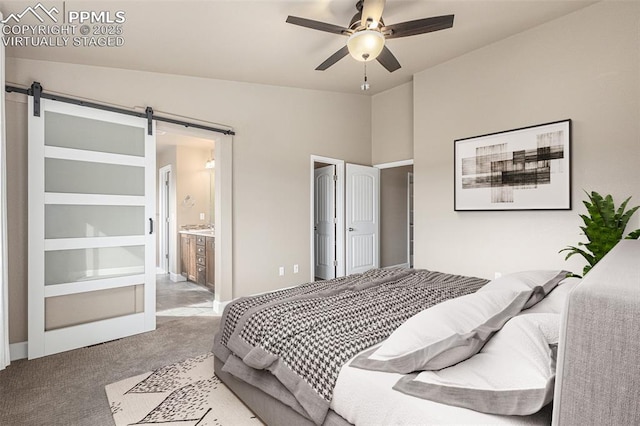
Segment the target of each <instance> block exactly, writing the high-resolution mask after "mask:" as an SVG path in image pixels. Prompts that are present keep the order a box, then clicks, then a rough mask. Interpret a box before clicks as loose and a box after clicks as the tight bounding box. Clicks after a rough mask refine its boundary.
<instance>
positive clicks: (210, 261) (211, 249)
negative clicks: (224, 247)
mask: <svg viewBox="0 0 640 426" xmlns="http://www.w3.org/2000/svg"><path fill="white" fill-rule="evenodd" d="M206 247H207V248H206V261H205V267H206V269H207V282H206V286H207V287H209V288H211V290H212V291H213V289H214V287H215V272H216V256H215V251H216V239H215V238H214V237H207V241H206Z"/></svg>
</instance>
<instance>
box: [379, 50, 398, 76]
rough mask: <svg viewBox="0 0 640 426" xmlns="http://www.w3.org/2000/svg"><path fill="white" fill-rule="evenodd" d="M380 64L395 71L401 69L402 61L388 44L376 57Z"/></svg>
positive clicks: (388, 69) (390, 70)
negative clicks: (399, 60)
mask: <svg viewBox="0 0 640 426" xmlns="http://www.w3.org/2000/svg"><path fill="white" fill-rule="evenodd" d="M376 59H377V60H378V62H380V65H382V66H383V67H385V68H386V69H387V71H389V72H394V71H395V70H397V69H400V62H398V60H397V59H396V57H395V56H393V53H391V51H390V50H389V48H387V46H385V47H383V48H382V52H380V54H379V55H378V57H377V58H376Z"/></svg>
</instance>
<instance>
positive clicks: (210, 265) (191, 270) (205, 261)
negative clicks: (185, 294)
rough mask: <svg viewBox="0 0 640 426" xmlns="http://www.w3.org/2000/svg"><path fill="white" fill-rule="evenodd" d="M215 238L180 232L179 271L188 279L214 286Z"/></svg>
mask: <svg viewBox="0 0 640 426" xmlns="http://www.w3.org/2000/svg"><path fill="white" fill-rule="evenodd" d="M214 248H215V238H214V237H206V236H204V235H197V234H187V233H180V271H181V272H180V273H181V274H182V275H183V276H184V277H185V278H186V279H187V280H189V281H193V282H196V283H198V284H200V285H205V286H207V287H210V288H211V289H212V290H213V287H214V278H213V277H214V271H215V261H214V254H213V253H214Z"/></svg>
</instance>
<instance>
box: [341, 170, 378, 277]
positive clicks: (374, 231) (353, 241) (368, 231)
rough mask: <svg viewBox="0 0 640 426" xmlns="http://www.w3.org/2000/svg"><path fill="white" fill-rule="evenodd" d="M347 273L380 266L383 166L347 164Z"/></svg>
mask: <svg viewBox="0 0 640 426" xmlns="http://www.w3.org/2000/svg"><path fill="white" fill-rule="evenodd" d="M346 180H347V188H346V204H347V208H346V216H347V220H346V227H347V255H346V258H347V265H346V266H347V274H355V273H360V272H365V271H367V270H369V269H372V268H377V267H379V266H380V244H379V238H380V170H378V169H377V168H375V167H367V166H359V165H355V164H347V179H346Z"/></svg>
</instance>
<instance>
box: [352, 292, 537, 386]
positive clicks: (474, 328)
mask: <svg viewBox="0 0 640 426" xmlns="http://www.w3.org/2000/svg"><path fill="white" fill-rule="evenodd" d="M531 294H532V290H531V289H529V288H527V289H524V290H523V289H521V290H520V291H517V290H495V291H485V292H476V293H471V294H467V295H465V296H461V297H457V298H455V299H450V300H447V301H445V302H442V303H439V304H437V305H435V306H432V307H430V308H428V309H425V310H424V311H422V312H419V313H418V314H416V315H414V316H413V317H411V318H409V320H407V321H406V322H405V323H404V324H402V325H401V326H400V327H399V328H398V329H397V330H396V331H394V332H393V333H392V334H391V336H389V338H387V340H385V341H384V343H383V344H382V345H381V346H376V347H373V348H371V349H369V350H367V351H365V352H362V353H361V354H360V355H358V356H357V357H356V358H355V359H354V360H353V361H352V363H351V366H353V367H359V368H364V369H368V370H377V371H386V372H394V373H405V374H407V373H411V372H413V371H418V370H439V369H441V368H445V367H448V366H450V365H453V364H456V363H458V362H460V361H462V360H465V359H467V358H469V357H470V356H472V355H474V354H476V353H478V351H479V350H480V349H481V348H482V346H483V345H484V343H485V342H486V341H487V340H488V339H489V338H490V337H491V335H492V334H493V333H494V332H495V331H497V330H499V329H500V328H501V327H502V326H503V325H504V323H505V322H506V321H507V320H509V319H510V318H512V317H513V316H515V315H517V314H518V313H519V312H520V311H521V310H522V308H523V306H524V305H525V303H526V302H527V300H529V298H530V296H531Z"/></svg>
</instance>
